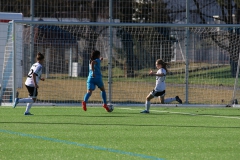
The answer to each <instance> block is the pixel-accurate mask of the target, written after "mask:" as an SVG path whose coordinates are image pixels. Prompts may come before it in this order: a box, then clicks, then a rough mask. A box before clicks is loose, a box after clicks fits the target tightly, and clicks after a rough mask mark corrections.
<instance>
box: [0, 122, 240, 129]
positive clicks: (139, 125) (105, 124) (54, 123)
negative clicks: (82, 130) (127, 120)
mask: <svg viewBox="0 0 240 160" xmlns="http://www.w3.org/2000/svg"><path fill="white" fill-rule="evenodd" d="M1 123H3V124H4V123H5V124H24V125H26V124H43V125H44V124H47V125H49V124H52V125H56V124H57V125H64V124H66V125H83V126H135V127H136V126H137V127H183V128H229V129H232V128H235V129H239V128H240V127H216V126H186V125H183V126H181V125H161V124H159V125H151V124H142V125H141V124H119V123H118V124H107V123H104V124H86V123H56V122H53V123H50V122H46V123H45V122H0V124H1Z"/></svg>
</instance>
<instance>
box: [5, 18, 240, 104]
mask: <svg viewBox="0 0 240 160" xmlns="http://www.w3.org/2000/svg"><path fill="white" fill-rule="evenodd" d="M19 26H21V27H19ZM30 26H31V22H21V23H20V22H19V23H16V24H15V30H17V28H21V29H18V31H17V32H18V35H21V36H17V35H16V37H15V39H14V40H15V41H14V47H13V50H14V54H17V53H20V52H21V53H22V55H21V56H15V61H16V64H19V63H20V64H21V67H22V73H21V75H22V79H21V83H22V86H21V87H19V86H16V85H15V86H14V85H13V86H14V87H15V88H12V91H13V92H14V93H12V95H13V96H12V97H14V96H15V94H16V92H18V93H19V97H27V96H28V93H27V89H26V88H25V85H24V82H25V79H26V75H27V73H28V71H29V68H30V65H31V63H33V62H31V58H30V57H31V56H33V57H35V56H36V54H37V52H41V53H43V54H44V55H45V63H44V69H43V77H44V78H45V79H46V80H45V81H44V82H40V84H39V86H40V87H39V95H38V100H37V103H41V104H42V103H46V104H48V103H49V104H56V105H57V104H63V105H69V104H79V103H81V101H82V100H83V97H84V94H85V93H86V91H87V88H86V80H87V75H88V61H89V56H90V53H91V51H92V50H99V51H100V52H101V56H103V58H104V60H103V63H102V64H101V71H102V74H103V81H104V84H105V88H106V91H107V95H108V100H110V102H111V103H112V104H123V105H130V104H139V105H143V104H144V103H145V98H146V96H147V95H148V94H149V92H150V91H152V90H153V88H154V86H155V77H153V76H149V75H148V73H149V70H150V69H152V70H154V71H156V67H155V62H156V60H157V59H163V60H164V61H165V62H168V63H169V68H168V74H167V78H166V96H165V97H166V98H168V97H175V96H179V97H180V98H181V99H182V100H183V102H184V103H187V104H192V105H226V104H229V103H230V102H231V101H232V100H233V98H235V99H239V98H240V95H239V91H238V90H239V82H237V83H235V80H236V73H237V68H238V57H239V40H240V38H239V34H240V30H239V29H240V28H238V27H229V26H228V27H224V26H223V25H221V26H219V27H217V26H216V27H206V26H191V27H188V30H186V29H187V28H186V27H181V26H179V27H178V26H177V25H176V24H175V25H172V26H171V25H169V26H165V27H164V26H161V25H159V26H158V25H156V24H155V25H149V26H147V24H145V25H144V26H143V25H136V24H129V25H118V23H115V24H114V25H112V26H111V27H112V29H111V30H110V31H109V26H107V25H105V24H104V23H95V24H94V25H93V24H92V23H89V24H88V23H67V22H66V23H64V22H61V23H47V22H44V21H43V22H38V23H36V24H34V25H33V27H34V36H33V38H32V37H31V36H30V31H31V30H30ZM13 28H14V27H13ZM19 33H21V34H19ZM186 37H187V38H186ZM20 40H21V41H20ZM30 42H31V43H30ZM110 42H111V43H110ZM31 44H32V45H33V46H34V52H33V53H32V54H33V55H31V53H30V45H31ZM110 44H112V45H110ZM15 72H16V70H15ZM2 74H3V71H2ZM18 74H19V73H18ZM237 77H238V76H237ZM15 83H17V82H15ZM234 84H235V86H234ZM234 88H235V90H234ZM233 93H234V97H233ZM1 96H2V103H5V102H9V101H12V100H13V99H11V98H9V99H11V100H9V99H4V98H3V97H4V94H2V95H1ZM89 103H92V104H100V103H102V100H101V96H100V90H99V89H98V88H96V90H95V91H94V92H93V94H92V96H91V97H90V99H89ZM152 103H153V104H154V103H155V104H158V103H159V100H158V99H154V100H153V101H152Z"/></svg>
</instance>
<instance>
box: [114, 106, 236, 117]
mask: <svg viewBox="0 0 240 160" xmlns="http://www.w3.org/2000/svg"><path fill="white" fill-rule="evenodd" d="M118 109H125V110H139V111H141V110H140V109H133V108H119V107H118ZM150 112H158V113H171V114H182V115H191V116H203V117H214V118H227V119H240V117H231V116H215V115H201V114H193V113H185V112H170V111H158V110H150ZM150 114H151V113H150Z"/></svg>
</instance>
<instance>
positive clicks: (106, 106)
mask: <svg viewBox="0 0 240 160" xmlns="http://www.w3.org/2000/svg"><path fill="white" fill-rule="evenodd" d="M103 108H105V110H106V111H107V112H111V111H110V109H109V108H108V105H107V104H104V105H103Z"/></svg>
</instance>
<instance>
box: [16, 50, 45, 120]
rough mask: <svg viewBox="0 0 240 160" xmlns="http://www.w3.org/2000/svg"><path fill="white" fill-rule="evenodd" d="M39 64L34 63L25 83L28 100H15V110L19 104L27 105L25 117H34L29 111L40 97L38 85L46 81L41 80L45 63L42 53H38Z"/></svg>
mask: <svg viewBox="0 0 240 160" xmlns="http://www.w3.org/2000/svg"><path fill="white" fill-rule="evenodd" d="M36 60H37V62H36V63H34V64H33V65H32V66H31V68H30V70H29V72H28V75H27V79H26V81H25V86H26V88H27V90H28V93H29V97H28V98H21V99H20V98H15V100H14V103H13V108H15V107H16V105H17V104H18V103H27V107H26V110H25V112H24V115H32V114H31V113H30V112H29V111H30V109H31V107H32V104H33V103H34V102H35V101H36V99H37V95H38V88H39V86H38V83H39V81H40V80H42V81H44V80H45V79H44V78H41V75H42V65H43V62H44V55H43V54H42V53H40V52H38V53H37V57H36Z"/></svg>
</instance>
